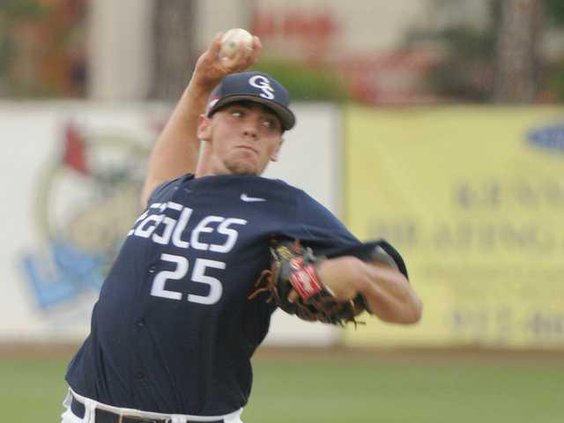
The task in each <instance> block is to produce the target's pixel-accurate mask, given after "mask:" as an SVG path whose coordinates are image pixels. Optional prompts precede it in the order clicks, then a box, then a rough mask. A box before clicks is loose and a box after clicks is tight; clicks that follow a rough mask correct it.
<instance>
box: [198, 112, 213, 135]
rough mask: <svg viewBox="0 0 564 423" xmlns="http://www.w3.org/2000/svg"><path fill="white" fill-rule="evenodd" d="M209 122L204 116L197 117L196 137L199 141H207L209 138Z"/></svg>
mask: <svg viewBox="0 0 564 423" xmlns="http://www.w3.org/2000/svg"><path fill="white" fill-rule="evenodd" d="M210 123H211V121H210V119H209V118H207V117H206V116H205V115H200V116H199V117H198V129H197V136H198V139H199V140H202V141H209V140H210V138H211V124H210Z"/></svg>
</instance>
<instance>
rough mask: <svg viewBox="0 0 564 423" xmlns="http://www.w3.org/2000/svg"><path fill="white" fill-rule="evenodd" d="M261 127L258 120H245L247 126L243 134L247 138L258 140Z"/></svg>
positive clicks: (250, 118)
mask: <svg viewBox="0 0 564 423" xmlns="http://www.w3.org/2000/svg"><path fill="white" fill-rule="evenodd" d="M259 125H260V123H259V120H258V119H256V118H252V117H249V119H246V120H245V124H244V126H243V134H244V135H245V136H246V137H251V138H257V137H258V132H259Z"/></svg>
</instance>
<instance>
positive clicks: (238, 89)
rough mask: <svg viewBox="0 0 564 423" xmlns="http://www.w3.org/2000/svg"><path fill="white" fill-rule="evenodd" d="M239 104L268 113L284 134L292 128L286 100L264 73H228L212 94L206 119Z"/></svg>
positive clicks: (293, 119) (293, 120) (293, 121)
mask: <svg viewBox="0 0 564 423" xmlns="http://www.w3.org/2000/svg"><path fill="white" fill-rule="evenodd" d="M239 101H253V102H255V103H260V104H263V105H264V106H266V107H268V108H269V109H271V110H272V111H273V112H274V113H275V114H276V115H277V116H278V118H279V119H280V122H281V123H282V127H283V128H284V129H285V130H288V129H292V127H293V126H294V125H295V124H296V117H295V116H294V113H292V111H291V110H290V109H289V108H288V105H289V104H290V96H289V95H288V91H287V90H286V88H284V87H283V86H282V84H281V83H280V82H278V81H277V80H276V79H274V78H273V77H271V76H270V75H268V74H266V73H261V72H241V73H232V74H230V75H227V76H226V77H225V78H223V81H221V83H220V84H219V85H218V86H217V87H215V88H214V90H213V91H212V93H211V95H210V98H209V102H208V110H207V113H206V115H207V116H208V117H210V116H212V115H213V114H214V113H215V112H217V111H218V110H219V109H221V108H222V107H225V106H227V105H228V104H231V103H235V102H239Z"/></svg>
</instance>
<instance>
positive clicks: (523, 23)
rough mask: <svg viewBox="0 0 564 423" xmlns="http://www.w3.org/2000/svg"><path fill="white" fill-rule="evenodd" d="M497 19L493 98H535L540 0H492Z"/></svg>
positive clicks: (521, 100)
mask: <svg viewBox="0 0 564 423" xmlns="http://www.w3.org/2000/svg"><path fill="white" fill-rule="evenodd" d="M496 2H497V4H498V7H499V9H498V11H499V14H498V16H499V22H498V24H497V25H496V27H497V28H498V32H497V44H496V49H497V51H496V59H495V78H494V91H493V98H494V101H495V102H500V103H508V102H509V103H527V102H532V101H534V100H535V98H536V96H537V93H538V91H539V81H540V66H541V58H540V41H541V37H542V34H543V30H544V24H545V20H544V3H543V2H542V1H541V0H496Z"/></svg>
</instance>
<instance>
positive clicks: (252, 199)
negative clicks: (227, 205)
mask: <svg viewBox="0 0 564 423" xmlns="http://www.w3.org/2000/svg"><path fill="white" fill-rule="evenodd" d="M241 200H242V201H246V202H247V203H254V202H257V201H266V198H260V197H249V196H248V195H247V194H246V193H243V194H241Z"/></svg>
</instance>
